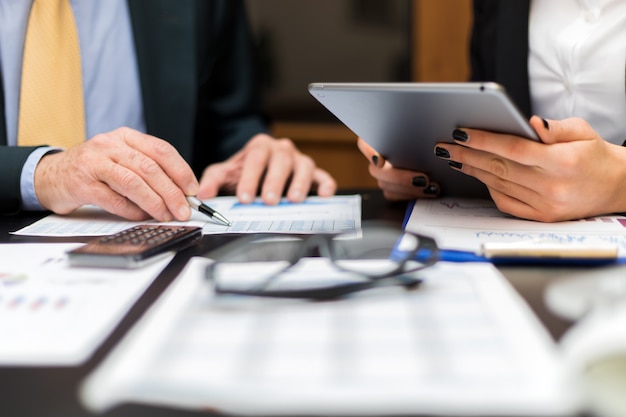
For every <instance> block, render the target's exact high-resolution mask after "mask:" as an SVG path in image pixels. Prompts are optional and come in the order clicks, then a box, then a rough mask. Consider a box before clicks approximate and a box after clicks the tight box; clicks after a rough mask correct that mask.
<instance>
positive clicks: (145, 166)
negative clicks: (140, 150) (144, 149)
mask: <svg viewBox="0 0 626 417" xmlns="http://www.w3.org/2000/svg"><path fill="white" fill-rule="evenodd" d="M139 169H141V171H142V172H144V173H145V174H148V175H150V174H155V173H157V172H159V170H160V169H161V168H160V167H159V164H157V163H156V162H155V161H154V160H153V159H150V158H147V157H144V156H140V160H139Z"/></svg>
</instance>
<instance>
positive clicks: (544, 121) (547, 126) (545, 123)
mask: <svg viewBox="0 0 626 417" xmlns="http://www.w3.org/2000/svg"><path fill="white" fill-rule="evenodd" d="M541 121H542V122H543V127H544V128H545V129H546V130H550V123H548V121H547V120H546V119H541Z"/></svg>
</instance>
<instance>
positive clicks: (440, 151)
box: [435, 146, 450, 158]
mask: <svg viewBox="0 0 626 417" xmlns="http://www.w3.org/2000/svg"><path fill="white" fill-rule="evenodd" d="M435 155H436V156H438V157H439V158H450V152H448V150H447V149H444V148H440V147H439V146H437V147H435Z"/></svg>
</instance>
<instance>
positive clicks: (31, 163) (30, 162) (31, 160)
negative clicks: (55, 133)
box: [20, 146, 63, 211]
mask: <svg viewBox="0 0 626 417" xmlns="http://www.w3.org/2000/svg"><path fill="white" fill-rule="evenodd" d="M62 150H63V149H62V148H53V147H48V146H44V147H40V148H37V149H35V150H34V151H33V152H32V153H31V154H30V155H29V156H28V158H27V159H26V163H25V164H24V167H23V168H22V175H21V176H20V189H21V191H22V209H23V210H33V211H34V210H46V209H45V208H44V207H43V206H42V205H41V204H40V203H39V199H37V194H36V193H35V168H37V164H38V163H39V161H40V160H41V158H43V157H44V156H45V155H47V154H49V153H54V152H61V151H62Z"/></svg>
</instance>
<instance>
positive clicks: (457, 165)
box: [448, 161, 463, 169]
mask: <svg viewBox="0 0 626 417" xmlns="http://www.w3.org/2000/svg"><path fill="white" fill-rule="evenodd" d="M448 165H450V166H451V167H452V168H456V169H461V168H463V164H462V163H460V162H456V161H448Z"/></svg>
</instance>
